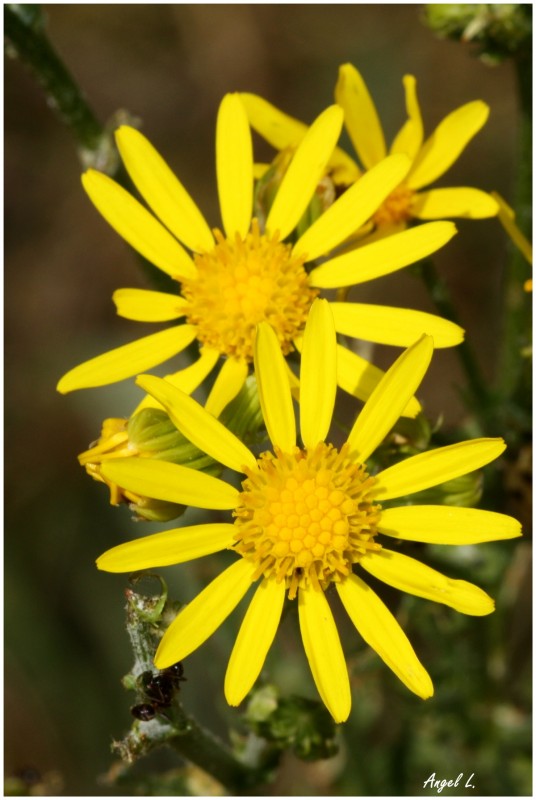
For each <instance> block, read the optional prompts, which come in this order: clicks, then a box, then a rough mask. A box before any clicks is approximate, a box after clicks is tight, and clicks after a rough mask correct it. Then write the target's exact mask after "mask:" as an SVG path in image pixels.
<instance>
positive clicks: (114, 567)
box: [97, 522, 236, 572]
mask: <svg viewBox="0 0 536 800" xmlns="http://www.w3.org/2000/svg"><path fill="white" fill-rule="evenodd" d="M235 531H236V528H235V526H234V525H230V524H229V523H226V522H214V523H212V524H207V525H191V526H190V527H188V528H174V529H173V530H171V531H164V533H154V534H152V536H143V537H142V538H140V539H134V540H133V541H132V542H126V543H125V544H120V545H118V546H117V547H112V548H111V550H107V551H106V552H105V553H103V554H102V556H100V558H98V559H97V567H98V568H99V569H102V570H104V571H105V572H136V571H137V570H140V569H154V568H155V567H167V566H169V565H170V564H183V563H184V562H185V561H193V560H194V559H195V558H201V557H202V556H208V555H210V554H211V553H217V552H219V551H220V550H225V549H227V548H230V547H232V545H233V541H234V535H233V534H234V533H235Z"/></svg>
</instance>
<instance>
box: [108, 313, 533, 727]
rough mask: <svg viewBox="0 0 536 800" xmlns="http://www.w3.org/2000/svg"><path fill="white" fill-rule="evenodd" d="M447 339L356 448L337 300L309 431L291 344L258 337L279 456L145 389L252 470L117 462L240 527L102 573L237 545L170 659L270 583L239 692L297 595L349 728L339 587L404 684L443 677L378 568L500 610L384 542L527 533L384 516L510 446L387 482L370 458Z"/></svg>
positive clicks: (234, 464)
mask: <svg viewBox="0 0 536 800" xmlns="http://www.w3.org/2000/svg"><path fill="white" fill-rule="evenodd" d="M431 356H432V340H431V338H430V337H429V336H423V337H422V338H421V339H419V341H417V342H416V343H415V344H414V345H412V347H410V348H409V349H408V350H406V351H405V352H404V353H403V354H402V355H401V356H400V357H399V358H398V360H397V361H396V362H395V364H394V365H393V366H392V367H391V369H389V371H388V372H386V373H385V375H384V377H383V378H382V380H381V381H380V383H379V384H378V386H377V387H376V389H375V390H374V392H373V393H372V395H371V397H370V399H369V400H368V401H367V403H366V404H365V406H364V408H363V410H362V411H361V413H360V414H359V416H358V417H357V419H356V421H355V422H354V424H353V427H352V429H351V431H350V433H349V435H348V438H347V440H346V442H345V443H344V444H343V445H342V447H340V448H339V447H335V446H333V444H331V443H329V441H327V440H328V433H329V429H330V426H331V418H332V414H333V408H334V402H335V394H336V385H337V382H336V376H337V363H336V362H337V345H336V338H335V327H334V322H333V315H332V312H331V310H330V305H329V303H328V302H327V301H325V300H316V301H315V302H314V304H313V306H312V308H311V311H310V314H309V317H308V322H307V325H306V328H305V331H304V336H303V343H302V360H301V374H300V406H299V424H300V439H301V444H299V443H298V440H297V430H296V418H295V415H294V408H293V403H292V396H291V390H290V384H289V380H288V372H287V368H286V364H285V360H284V357H283V355H282V353H281V348H280V346H279V343H278V340H277V336H276V334H275V333H274V331H273V329H272V328H271V326H270V325H269V324H268V323H266V322H263V323H261V324H260V325H259V327H258V332H257V336H256V340H255V353H254V361H255V373H256V377H257V381H258V385H259V393H260V401H261V407H262V411H263V416H264V421H265V424H266V428H267V431H268V435H269V437H270V440H271V442H272V449H271V450H269V451H267V452H265V453H262V454H261V455H260V457H258V458H257V457H256V456H255V455H254V454H253V453H252V452H251V450H249V448H247V447H246V446H245V445H244V444H243V443H242V442H241V441H240V440H239V439H238V438H236V437H235V436H234V435H233V434H231V433H230V432H229V431H228V430H227V429H226V428H225V427H224V426H223V425H221V424H220V423H219V422H218V421H217V420H215V419H214V418H213V417H211V415H210V414H207V412H206V411H205V410H204V409H203V408H202V407H201V406H200V405H199V404H198V403H196V402H195V400H193V399H192V398H191V397H189V396H188V395H186V394H185V393H184V392H181V391H180V390H179V389H177V388H176V387H174V386H172V385H170V384H169V383H168V382H166V381H165V380H162V379H160V378H155V377H152V376H142V377H140V378H139V379H138V383H139V384H140V385H141V386H142V388H143V389H145V390H146V391H147V392H149V393H150V394H151V395H152V396H153V397H154V398H155V399H156V400H158V402H159V403H161V404H162V405H163V406H164V407H165V408H166V410H167V411H168V413H169V415H170V417H171V419H172V420H173V421H174V422H175V424H176V425H177V427H178V428H179V430H181V431H182V433H183V434H184V435H185V436H186V437H187V438H189V439H190V440H191V441H192V442H193V443H195V444H196V445H197V446H198V447H199V448H200V449H202V450H205V452H207V453H208V454H210V455H212V456H213V457H214V458H216V459H218V460H219V461H220V462H221V463H222V464H224V465H225V466H227V467H229V468H231V469H233V470H236V471H237V472H239V473H241V474H242V475H245V478H244V479H243V480H242V486H241V490H238V489H236V488H235V487H234V486H233V485H231V484H230V483H227V482H226V481H223V480H219V479H217V478H213V477H210V476H207V475H203V474H201V473H198V472H195V471H193V470H189V469H186V468H183V467H179V466H178V465H175V464H166V463H164V462H152V463H150V464H149V463H147V462H146V463H144V462H143V461H141V460H139V459H138V460H135V461H134V460H125V461H121V460H120V459H118V460H116V461H110V462H108V463H107V464H103V466H102V470H103V473H104V474H105V476H107V478H108V479H110V480H116V481H118V482H120V483H121V485H124V486H127V487H128V488H129V490H131V491H143V492H144V493H146V494H149V495H151V496H155V497H158V498H160V499H163V500H168V501H174V502H180V503H185V504H191V505H196V506H198V507H201V508H213V509H220V510H229V511H231V514H232V517H231V519H230V520H229V522H219V523H212V524H206V525H196V526H193V527H186V528H182V529H176V530H171V531H167V532H165V533H160V534H155V535H153V536H148V537H145V538H142V539H138V540H135V541H132V542H129V543H127V544H123V545H119V546H118V547H114V548H113V549H112V550H109V551H108V552H107V553H105V554H104V555H102V556H101V557H100V558H99V559H98V561H97V564H98V567H99V568H100V569H103V570H107V571H110V572H128V571H132V570H138V569H146V568H149V567H151V568H154V567H161V566H166V565H169V564H174V563H181V562H185V561H188V560H190V559H193V558H199V557H201V556H204V555H207V554H210V553H214V552H216V551H218V550H223V549H229V550H232V551H234V552H235V553H236V555H237V560H236V561H235V562H234V563H233V564H232V565H231V566H230V567H228V568H227V569H226V570H225V571H224V572H222V573H221V574H220V575H219V576H218V577H217V578H216V579H215V580H213V581H212V583H210V584H209V585H208V586H207V587H206V588H205V589H204V590H203V591H202V592H201V593H200V594H199V595H198V596H197V597H196V598H195V599H194V600H192V602H190V603H189V604H188V605H187V606H185V607H184V608H183V609H182V610H181V611H180V612H179V614H178V616H177V617H176V619H175V620H174V622H173V623H172V624H171V626H170V627H169V628H168V630H167V631H166V633H165V634H164V637H163V639H162V641H161V644H160V646H159V648H158V651H157V654H156V658H155V663H156V665H157V666H158V667H159V668H164V667H166V666H167V665H169V664H172V663H174V662H175V661H178V660H181V659H183V658H185V657H186V656H187V655H189V654H190V653H192V652H193V651H194V650H195V649H197V647H199V646H200V645H201V644H203V642H204V641H205V640H206V639H207V638H208V637H209V636H210V635H211V634H212V633H213V632H214V631H215V630H216V629H217V628H218V627H219V625H220V624H221V623H222V622H223V621H224V620H225V619H226V617H227V616H228V615H229V614H230V613H231V612H232V611H233V609H234V608H235V607H236V605H237V604H238V603H239V602H240V600H241V599H242V598H243V597H244V595H245V594H246V592H247V591H248V589H249V588H250V587H251V585H252V584H254V583H257V588H256V590H255V593H254V595H253V597H252V599H251V603H250V605H249V608H248V610H247V612H246V615H245V617H244V621H243V623H242V626H241V629H240V632H239V634H238V638H237V640H236V643H235V646H234V648H233V652H232V655H231V658H230V661H229V665H228V669H227V675H226V679H225V694H226V697H227V700H228V702H229V703H230V704H231V705H238V704H239V703H240V702H241V701H242V700H243V698H244V697H245V696H246V694H247V693H248V691H249V690H250V689H251V687H252V686H253V684H254V682H255V680H256V679H257V677H258V675H259V673H260V671H261V669H262V665H263V663H264V660H265V657H266V655H267V653H268V650H269V648H270V646H271V644H272V641H273V639H274V637H275V634H276V631H277V627H278V624H279V620H280V617H281V612H282V608H283V604H284V602H285V598H286V597H287V598H288V600H289V601H290V602H293V601H295V602H297V604H298V611H299V622H300V630H301V636H302V640H303V644H304V648H305V652H306V655H307V658H308V661H309V664H310V667H311V671H312V674H313V677H314V680H315V683H316V686H317V688H318V691H319V694H320V696H321V697H322V699H323V701H324V703H325V704H326V706H327V708H328V709H329V711H330V712H331V714H332V715H333V717H334V719H335V720H336V721H337V722H342V721H344V720H345V719H346V718H347V717H348V714H349V712H350V705H351V699H350V684H349V679H348V672H347V668H346V663H345V659H344V654H343V650H342V647H341V643H340V640H339V636H338V632H337V628H336V625H335V621H334V619H333V616H332V613H331V611H330V607H329V604H328V600H327V598H326V592H327V591H328V590H329V589H330V587H331V585H332V584H333V585H334V587H335V589H336V591H337V592H338V594H339V596H340V598H341V600H342V603H343V605H344V607H345V608H346V610H347V612H348V614H349V616H350V618H351V619H352V622H353V623H354V625H355V627H356V628H357V630H358V632H359V633H360V634H361V636H362V637H363V638H364V639H365V641H366V642H367V643H368V644H369V645H370V646H371V647H373V648H374V649H375V650H376V651H377V652H378V654H379V655H380V656H381V658H383V660H384V661H385V662H386V663H387V664H388V666H389V667H391V669H392V670H393V671H394V672H395V673H396V675H397V676H398V677H399V678H400V679H401V680H402V681H403V682H404V684H405V685H406V686H407V687H408V688H409V689H411V691H413V692H415V693H416V694H418V695H419V696H420V697H423V698H426V697H429V696H430V695H431V694H432V693H433V687H432V682H431V680H430V678H429V676H428V674H427V672H426V671H425V669H424V667H423V666H422V665H421V663H420V662H419V660H418V658H417V656H416V654H415V652H414V650H413V648H412V646H411V644H410V643H409V641H408V639H407V638H406V636H405V634H404V633H403V631H402V629H401V628H400V626H399V624H398V623H397V621H396V620H395V618H394V617H393V615H392V614H391V613H390V611H389V610H388V609H387V607H386V606H385V605H384V604H383V602H382V601H381V600H380V598H379V597H378V596H377V595H376V594H375V593H374V592H373V591H372V589H370V588H369V587H368V586H367V584H366V583H365V582H364V581H363V579H362V577H361V576H362V575H363V574H366V573H367V572H368V573H370V574H372V575H374V576H375V577H376V578H379V579H380V580H384V581H385V582H387V583H389V584H391V585H392V586H395V587H397V588H399V589H402V590H403V591H407V592H410V593H411V594H415V595H418V596H420V597H425V598H427V599H430V600H434V601H436V602H440V603H445V604H446V605H449V606H452V607H453V608H455V609H457V610H458V611H461V612H463V613H466V614H475V615H481V614H488V613H490V612H491V611H492V610H493V601H492V600H491V599H490V598H489V597H488V595H486V594H485V593H484V592H483V591H482V590H481V589H479V588H478V587H476V586H473V585H472V584H469V583H467V582H465V581H460V580H452V579H450V578H447V577H445V576H444V575H441V574H440V573H438V572H436V571H435V570H433V569H430V568H429V567H426V566H425V565H424V564H421V563H420V562H418V561H416V560H414V559H412V558H409V557H408V556H405V555H402V554H401V553H399V552H398V551H397V550H396V549H393V550H392V549H389V548H388V547H384V546H383V543H382V537H383V536H387V537H394V538H396V539H401V540H404V539H412V540H414V541H420V542H434V543H437V544H471V543H473V544H474V543H477V542H481V541H489V540H492V539H506V538H511V537H514V536H518V535H519V525H518V523H517V522H516V521H515V520H514V519H512V518H510V517H506V516H504V515H501V514H494V513H491V512H486V511H477V510H474V509H463V508H453V507H449V508H443V507H441V506H425V505H423V506H405V505H402V506H401V507H399V508H388V509H382V503H383V502H384V501H386V500H392V499H394V498H397V497H403V496H405V495H407V494H409V493H413V492H417V491H420V490H423V489H426V488H428V487H430V486H435V485H437V484H439V483H442V482H444V481H447V480H450V479H453V478H456V477H457V476H460V475H464V474H466V473H468V472H471V471H473V470H475V469H478V468H479V467H481V466H483V465H484V464H487V463H488V462H490V461H492V460H493V459H494V458H496V457H497V456H498V455H500V453H501V452H502V451H503V450H504V442H503V441H502V439H477V440H474V441H468V442H463V443H460V444H456V445H451V446H448V447H442V448H439V449H436V450H433V451H430V452H425V453H421V454H419V455H416V456H412V457H410V458H408V459H406V460H405V461H403V462H400V463H398V464H395V465H394V466H392V467H389V468H387V469H385V470H383V471H381V472H379V473H378V474H377V475H372V474H371V473H370V472H369V470H368V469H367V460H368V458H369V457H370V455H371V454H372V453H373V451H374V450H375V449H376V447H377V446H378V445H379V444H380V443H381V441H382V440H383V438H384V437H385V435H386V434H387V433H388V432H389V431H390V430H391V428H392V427H393V425H394V424H395V422H396V421H397V419H398V418H399V416H400V414H401V413H402V411H403V409H404V408H405V407H406V406H407V403H408V401H409V400H410V398H411V397H412V396H413V393H414V392H415V390H416V389H417V387H418V385H419V383H420V381H421V379H422V377H423V376H424V374H425V372H426V369H427V367H428V364H429V362H430V359H431Z"/></svg>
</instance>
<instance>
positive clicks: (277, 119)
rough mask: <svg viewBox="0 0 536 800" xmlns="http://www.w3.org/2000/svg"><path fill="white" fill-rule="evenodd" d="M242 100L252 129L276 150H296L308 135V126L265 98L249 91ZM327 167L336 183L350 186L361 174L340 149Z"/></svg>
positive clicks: (257, 175) (260, 175) (335, 151)
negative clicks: (341, 182)
mask: <svg viewBox="0 0 536 800" xmlns="http://www.w3.org/2000/svg"><path fill="white" fill-rule="evenodd" d="M240 98H241V100H242V102H243V104H244V106H245V108H246V111H247V113H248V119H249V123H250V125H251V127H252V128H253V130H255V131H257V133H259V134H260V135H261V136H262V137H263V139H266V141H267V142H269V143H270V144H271V145H272V147H275V149H276V150H287V149H295V148H296V147H297V146H298V144H299V143H300V142H301V140H302V139H303V137H304V136H305V134H306V133H307V128H308V126H307V125H305V124H304V123H303V122H300V121H299V120H297V119H295V118H294V117H291V116H289V115H288V114H285V113H284V112H283V111H280V110H279V109H278V108H276V107H275V106H273V105H272V104H271V103H268V101H267V100H264V99H263V98H262V97H259V96H258V95H256V94H248V93H247V92H246V93H244V94H241V95H240ZM256 166H257V165H256ZM328 166H329V168H330V169H331V170H333V172H334V180H335V181H337V180H338V179H341V178H342V177H345V178H346V179H347V181H348V183H353V182H354V181H355V180H357V178H358V177H359V174H360V170H359V168H358V166H357V164H356V163H355V161H354V160H353V159H352V158H350V156H348V155H347V154H346V153H345V152H344V150H341V148H340V147H337V148H335V150H334V152H333V155H332V156H331V158H330V159H329V162H328ZM262 174H263V173H260V174H258V173H257V174H256V176H255V177H257V178H260V177H262ZM335 176H337V177H335Z"/></svg>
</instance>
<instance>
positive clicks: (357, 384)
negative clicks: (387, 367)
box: [337, 344, 422, 417]
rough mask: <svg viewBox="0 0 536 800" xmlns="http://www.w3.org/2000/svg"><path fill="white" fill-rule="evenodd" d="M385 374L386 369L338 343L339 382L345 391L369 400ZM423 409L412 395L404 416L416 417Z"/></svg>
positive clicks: (360, 398)
mask: <svg viewBox="0 0 536 800" xmlns="http://www.w3.org/2000/svg"><path fill="white" fill-rule="evenodd" d="M384 375H385V373H384V371H383V370H381V369H379V368H378V367H375V366H374V364H371V363H370V362H368V361H366V360H365V359H364V358H362V357H361V356H358V355H357V353H353V352H352V351H351V350H348V348H346V347H343V346H342V345H340V344H338V345H337V383H338V384H339V386H340V387H341V389H343V390H344V391H345V392H348V394H351V395H352V396H353V397H357V399H358V400H368V399H369V397H370V395H371V394H372V392H373V391H374V389H375V388H376V386H377V385H378V384H379V382H380V381H381V379H382V377H383V376H384ZM420 411H422V408H421V405H420V403H419V402H418V400H417V399H416V398H415V397H412V398H411V400H410V401H409V403H408V404H407V406H406V407H405V408H404V410H403V412H402V416H403V417H416V416H417V414H419V413H420Z"/></svg>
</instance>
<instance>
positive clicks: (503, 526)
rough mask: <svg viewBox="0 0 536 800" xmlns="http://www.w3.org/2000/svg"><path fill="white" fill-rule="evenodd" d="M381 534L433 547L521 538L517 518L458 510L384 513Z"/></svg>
mask: <svg viewBox="0 0 536 800" xmlns="http://www.w3.org/2000/svg"><path fill="white" fill-rule="evenodd" d="M378 530H379V531H380V533H383V534H385V535H386V536H393V537H394V538H395V539H409V540H410V541H412V542H427V543H429V544H460V545H465V544H480V543H481V542H495V541H498V540H499V539H514V538H516V537H517V536H521V525H520V524H519V522H518V521H517V520H516V519H514V518H513V517H508V516H507V515H506V514H498V513H496V512H495V511H481V510H480V509H478V508H459V507H457V506H401V507H400V508H386V509H385V510H384V511H382V515H381V519H380V522H379V525H378Z"/></svg>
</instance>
